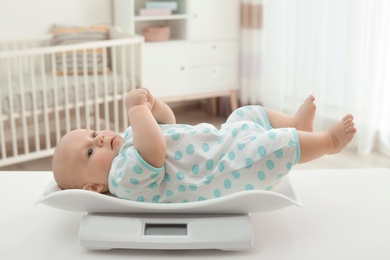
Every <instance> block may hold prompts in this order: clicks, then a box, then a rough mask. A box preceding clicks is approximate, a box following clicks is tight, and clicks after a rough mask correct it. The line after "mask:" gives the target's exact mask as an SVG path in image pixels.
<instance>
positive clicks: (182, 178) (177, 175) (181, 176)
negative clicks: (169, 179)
mask: <svg viewBox="0 0 390 260" xmlns="http://www.w3.org/2000/svg"><path fill="white" fill-rule="evenodd" d="M176 178H177V179H178V180H179V181H182V180H184V178H185V176H184V174H183V173H182V172H181V171H178V172H177V173H176Z"/></svg>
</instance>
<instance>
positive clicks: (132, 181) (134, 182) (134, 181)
mask: <svg viewBox="0 0 390 260" xmlns="http://www.w3.org/2000/svg"><path fill="white" fill-rule="evenodd" d="M130 182H131V183H132V184H134V185H138V183H139V181H138V180H137V179H134V178H131V179H130Z"/></svg>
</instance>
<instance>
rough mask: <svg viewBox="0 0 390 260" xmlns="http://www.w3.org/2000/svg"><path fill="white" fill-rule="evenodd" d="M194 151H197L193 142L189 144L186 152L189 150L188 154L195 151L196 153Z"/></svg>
mask: <svg viewBox="0 0 390 260" xmlns="http://www.w3.org/2000/svg"><path fill="white" fill-rule="evenodd" d="M194 151H195V147H194V145H193V144H189V145H187V148H186V152H187V154H188V155H191V154H193V153H194Z"/></svg>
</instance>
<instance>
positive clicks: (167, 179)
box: [163, 173, 171, 181]
mask: <svg viewBox="0 0 390 260" xmlns="http://www.w3.org/2000/svg"><path fill="white" fill-rule="evenodd" d="M170 180H171V176H169V174H168V173H165V174H164V179H163V181H170Z"/></svg>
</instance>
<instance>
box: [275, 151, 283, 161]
mask: <svg viewBox="0 0 390 260" xmlns="http://www.w3.org/2000/svg"><path fill="white" fill-rule="evenodd" d="M275 156H276V158H279V159H281V158H282V157H283V150H282V149H279V150H277V151H275Z"/></svg>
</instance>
